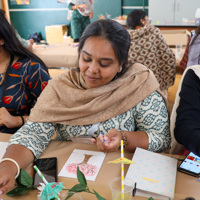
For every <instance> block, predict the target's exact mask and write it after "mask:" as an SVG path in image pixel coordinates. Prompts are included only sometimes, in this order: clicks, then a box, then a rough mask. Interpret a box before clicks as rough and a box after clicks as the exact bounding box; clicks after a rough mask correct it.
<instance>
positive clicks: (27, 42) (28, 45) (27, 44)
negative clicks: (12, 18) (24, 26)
mask: <svg viewBox="0 0 200 200" xmlns="http://www.w3.org/2000/svg"><path fill="white" fill-rule="evenodd" d="M16 35H17V38H18V40H19V41H20V42H21V44H22V45H23V46H24V47H25V48H27V49H28V50H30V51H32V49H33V44H34V40H33V39H29V40H25V39H24V38H22V37H21V36H20V35H19V33H18V32H17V31H16Z"/></svg>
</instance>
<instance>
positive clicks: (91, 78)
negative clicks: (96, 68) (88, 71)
mask: <svg viewBox="0 0 200 200" xmlns="http://www.w3.org/2000/svg"><path fill="white" fill-rule="evenodd" d="M86 77H87V78H88V80H91V81H96V80H98V78H95V77H91V76H86Z"/></svg>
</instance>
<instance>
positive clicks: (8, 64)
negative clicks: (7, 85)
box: [0, 58, 11, 85]
mask: <svg viewBox="0 0 200 200" xmlns="http://www.w3.org/2000/svg"><path fill="white" fill-rule="evenodd" d="M10 64H11V58H10V59H9V61H8V62H7V63H6V68H5V71H4V73H2V74H1V81H0V85H2V84H3V82H4V79H5V75H6V71H7V69H8V67H9V66H10Z"/></svg>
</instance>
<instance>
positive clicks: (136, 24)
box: [126, 10, 176, 91]
mask: <svg viewBox="0 0 200 200" xmlns="http://www.w3.org/2000/svg"><path fill="white" fill-rule="evenodd" d="M126 23H127V27H128V32H129V34H130V37H131V46H130V50H129V57H128V61H129V62H132V63H141V64H143V65H145V66H147V67H148V68H149V69H151V70H152V71H153V72H154V74H155V76H156V78H157V80H158V82H159V84H160V89H161V90H162V91H167V89H168V88H169V87H170V86H172V85H173V84H174V80H175V76H176V66H175V64H176V59H175V55H174V53H173V51H172V50H171V49H170V48H169V46H168V45H167V43H166V42H165V40H164V38H163V36H162V34H161V32H160V30H159V29H158V28H156V27H155V26H153V25H150V24H149V21H148V16H147V14H146V12H145V11H142V10H133V11H132V12H130V13H129V15H128V17H127V22H126Z"/></svg>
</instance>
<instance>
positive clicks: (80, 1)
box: [68, 0, 94, 42]
mask: <svg viewBox="0 0 200 200" xmlns="http://www.w3.org/2000/svg"><path fill="white" fill-rule="evenodd" d="M93 4H94V0H69V5H68V9H70V10H73V13H72V18H71V24H70V28H71V37H72V38H73V39H74V42H79V38H80V37H81V35H82V33H83V31H84V30H85V28H86V27H87V25H88V24H90V19H91V18H93Z"/></svg>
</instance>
